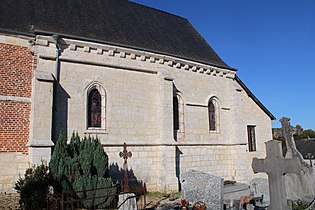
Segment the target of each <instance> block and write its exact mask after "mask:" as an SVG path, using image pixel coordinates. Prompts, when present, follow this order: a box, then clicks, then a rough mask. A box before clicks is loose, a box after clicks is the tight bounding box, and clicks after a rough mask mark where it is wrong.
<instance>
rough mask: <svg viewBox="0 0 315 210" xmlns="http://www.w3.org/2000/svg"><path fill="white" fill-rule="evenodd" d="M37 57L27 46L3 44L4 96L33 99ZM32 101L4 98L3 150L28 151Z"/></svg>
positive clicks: (0, 107) (0, 105)
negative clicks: (35, 59)
mask: <svg viewBox="0 0 315 210" xmlns="http://www.w3.org/2000/svg"><path fill="white" fill-rule="evenodd" d="M33 61H34V58H33V56H32V54H31V53H30V50H29V49H28V48H27V47H21V46H16V45H9V44H1V43H0V96H2V97H3V96H4V97H5V96H15V97H24V98H30V97H31V92H32V72H33ZM30 112H31V103H30V102H20V101H19V100H17V101H15V100H12V101H7V100H0V152H22V153H24V154H27V153H28V148H27V146H26V144H27V142H28V139H29V127H30Z"/></svg>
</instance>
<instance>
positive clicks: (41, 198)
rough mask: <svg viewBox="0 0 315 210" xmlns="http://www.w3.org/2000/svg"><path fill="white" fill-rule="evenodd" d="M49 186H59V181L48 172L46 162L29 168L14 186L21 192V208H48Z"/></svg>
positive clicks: (35, 209) (34, 209)
mask: <svg viewBox="0 0 315 210" xmlns="http://www.w3.org/2000/svg"><path fill="white" fill-rule="evenodd" d="M48 186H53V187H54V188H56V189H57V188H58V184H57V182H56V181H55V180H54V179H53V177H52V176H51V175H50V174H49V173H48V166H47V165H46V164H45V163H43V162H42V164H41V165H38V166H36V167H35V166H33V167H31V168H28V169H27V170H26V172H25V175H24V177H20V178H19V179H18V180H17V182H16V183H15V186H14V189H15V190H16V191H17V192H18V193H19V194H20V206H21V209H26V210H28V209H30V210H37V209H43V208H46V198H47V192H48Z"/></svg>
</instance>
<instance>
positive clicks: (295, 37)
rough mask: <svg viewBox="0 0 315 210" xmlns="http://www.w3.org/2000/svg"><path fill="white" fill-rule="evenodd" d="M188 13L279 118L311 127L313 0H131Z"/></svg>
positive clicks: (314, 110)
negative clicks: (288, 118) (284, 117)
mask: <svg viewBox="0 0 315 210" xmlns="http://www.w3.org/2000/svg"><path fill="white" fill-rule="evenodd" d="M132 1H134V2H137V3H140V4H143V5H147V6H150V7H153V8H156V9H160V10H163V11H166V12H169V13H172V14H176V15H179V16H181V17H184V18H186V19H188V20H189V21H190V22H191V23H192V25H193V26H194V27H195V28H196V29H197V31H198V32H199V33H200V34H201V35H202V36H203V37H204V38H205V39H206V40H207V41H208V43H209V44H210V45H211V46H212V48H213V49H214V50H215V51H216V52H217V53H218V54H219V56H220V57H221V58H222V59H223V60H224V61H225V62H226V63H227V64H228V65H229V66H231V67H234V68H237V69H238V72H237V74H238V76H239V77H240V78H241V80H242V81H243V82H244V83H245V84H246V85H247V87H248V88H249V89H250V90H251V91H252V92H253V93H254V94H255V96H256V97H257V98H258V99H259V100H260V101H261V102H262V103H263V104H264V105H265V106H266V107H267V108H268V109H269V110H270V111H271V112H272V113H273V115H274V116H275V117H276V118H277V120H276V121H275V122H273V127H280V123H279V119H280V118H281V117H282V116H287V117H290V118H291V124H292V125H296V124H300V125H301V126H302V127H303V128H304V129H314V130H315V88H314V83H315V82H314V81H315V79H314V73H315V0H301V1H297V0H132Z"/></svg>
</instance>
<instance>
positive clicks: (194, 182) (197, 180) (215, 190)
mask: <svg viewBox="0 0 315 210" xmlns="http://www.w3.org/2000/svg"><path fill="white" fill-rule="evenodd" d="M180 180H181V184H182V192H181V197H182V199H186V200H187V201H188V202H189V203H194V202H195V201H196V200H199V201H202V202H204V203H205V204H206V207H207V209H216V210H220V209H223V194H222V193H223V192H222V191H223V179H222V178H221V177H216V176H212V175H210V174H206V173H203V172H199V171H195V170H191V171H188V172H185V173H183V174H182V175H181V179H180Z"/></svg>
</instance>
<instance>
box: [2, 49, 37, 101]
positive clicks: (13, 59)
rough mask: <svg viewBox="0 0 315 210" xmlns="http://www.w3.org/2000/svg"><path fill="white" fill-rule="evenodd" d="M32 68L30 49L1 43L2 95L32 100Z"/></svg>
mask: <svg viewBox="0 0 315 210" xmlns="http://www.w3.org/2000/svg"><path fill="white" fill-rule="evenodd" d="M32 66H33V56H32V55H31V54H30V51H29V49H28V48H26V47H20V46H15V45H9V44H1V43H0V95H3V96H19V97H28V98H30V97H31V90H32V82H31V79H32Z"/></svg>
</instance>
